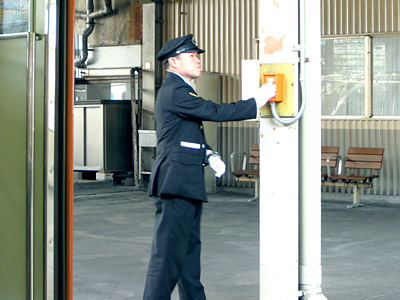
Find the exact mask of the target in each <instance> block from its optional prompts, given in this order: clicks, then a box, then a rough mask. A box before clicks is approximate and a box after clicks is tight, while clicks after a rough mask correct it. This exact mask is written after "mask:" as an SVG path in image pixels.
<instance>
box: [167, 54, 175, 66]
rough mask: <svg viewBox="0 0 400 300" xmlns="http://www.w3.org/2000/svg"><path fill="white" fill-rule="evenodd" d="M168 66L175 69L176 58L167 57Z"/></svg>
mask: <svg viewBox="0 0 400 300" xmlns="http://www.w3.org/2000/svg"><path fill="white" fill-rule="evenodd" d="M168 64H169V65H170V66H171V67H173V68H175V67H176V57H174V56H171V57H169V58H168Z"/></svg>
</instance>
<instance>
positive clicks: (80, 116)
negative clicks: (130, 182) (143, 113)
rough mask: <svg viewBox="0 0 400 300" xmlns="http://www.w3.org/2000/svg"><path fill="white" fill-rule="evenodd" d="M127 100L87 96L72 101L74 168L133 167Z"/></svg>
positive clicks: (128, 103)
mask: <svg viewBox="0 0 400 300" xmlns="http://www.w3.org/2000/svg"><path fill="white" fill-rule="evenodd" d="M132 169H133V167H132V129H131V105H130V101H123V100H87V101H76V102H75V105H74V170H75V171H130V170H132Z"/></svg>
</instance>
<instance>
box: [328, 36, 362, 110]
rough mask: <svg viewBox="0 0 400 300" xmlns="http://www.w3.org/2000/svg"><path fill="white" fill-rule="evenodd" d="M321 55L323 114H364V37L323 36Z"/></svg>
mask: <svg viewBox="0 0 400 300" xmlns="http://www.w3.org/2000/svg"><path fill="white" fill-rule="evenodd" d="M321 58H322V69H321V72H322V87H321V92H322V95H321V101H322V103H321V105H322V109H321V114H322V115H331V116H335V115H362V114H363V113H364V89H365V87H364V86H365V84H364V39H363V38H348V39H324V40H322V42H321Z"/></svg>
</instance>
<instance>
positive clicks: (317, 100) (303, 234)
mask: <svg viewBox="0 0 400 300" xmlns="http://www.w3.org/2000/svg"><path fill="white" fill-rule="evenodd" d="M300 19H301V21H300V24H301V27H302V28H300V33H301V34H300V39H301V44H303V49H302V50H303V52H302V54H303V55H302V56H301V58H300V59H301V61H302V63H303V64H302V66H303V70H301V72H302V73H301V75H300V80H301V81H303V83H304V84H302V87H303V95H304V97H305V98H306V99H307V108H306V110H305V112H304V115H303V118H302V119H301V120H300V218H299V219H300V244H299V246H300V248H299V250H300V256H299V286H300V290H301V293H302V296H301V299H303V300H323V299H326V297H325V296H324V295H323V294H322V290H321V283H322V267H321V188H320V173H321V166H320V163H321V96H320V95H321V84H320V80H321V79H320V78H321V51H320V44H321V42H320V19H321V18H320V3H319V1H318V2H316V1H310V0H300Z"/></svg>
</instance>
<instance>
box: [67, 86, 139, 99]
mask: <svg viewBox="0 0 400 300" xmlns="http://www.w3.org/2000/svg"><path fill="white" fill-rule="evenodd" d="M136 91H137V88H136ZM130 99H131V85H130V83H129V82H115V83H114V82H113V83H91V84H77V85H76V86H75V101H85V100H130Z"/></svg>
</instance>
